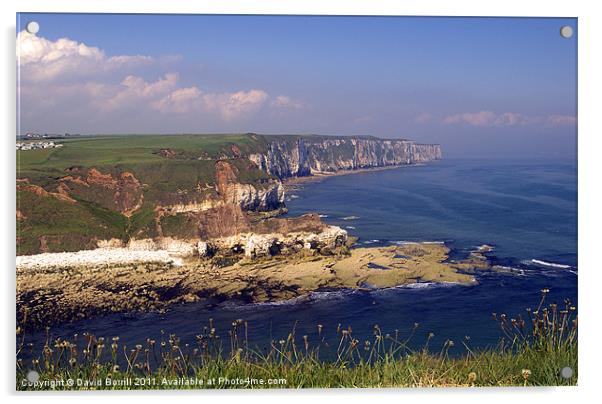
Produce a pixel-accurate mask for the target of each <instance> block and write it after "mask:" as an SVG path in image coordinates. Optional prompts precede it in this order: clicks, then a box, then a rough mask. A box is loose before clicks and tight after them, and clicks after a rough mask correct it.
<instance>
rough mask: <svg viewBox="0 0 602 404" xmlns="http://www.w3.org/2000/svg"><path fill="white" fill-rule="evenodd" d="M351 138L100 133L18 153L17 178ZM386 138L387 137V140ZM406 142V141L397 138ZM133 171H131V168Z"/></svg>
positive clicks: (211, 156) (210, 156)
mask: <svg viewBox="0 0 602 404" xmlns="http://www.w3.org/2000/svg"><path fill="white" fill-rule="evenodd" d="M348 138H349V137H348V136H325V135H258V134H252V133H249V134H206V135H192V134H185V135H133V134H132V135H99V136H85V137H80V138H68V139H63V140H59V141H58V143H62V145H63V147H60V148H52V149H39V150H26V151H17V175H18V176H19V177H36V176H38V175H39V173H40V172H41V171H43V172H44V173H45V174H52V173H55V174H59V173H60V172H63V171H64V170H65V169H66V168H69V167H73V166H82V167H97V168H100V169H102V168H107V169H109V168H110V169H112V168H114V167H116V166H132V165H138V164H142V165H143V164H149V163H151V164H152V163H157V162H160V161H165V159H164V157H163V156H161V155H160V154H159V152H160V151H161V150H170V151H173V152H174V153H175V154H176V155H177V158H178V159H179V160H199V159H200V160H204V159H207V160H213V159H218V158H221V157H233V156H236V154H239V153H240V154H242V155H248V154H250V153H261V152H264V151H265V150H266V146H267V145H268V144H269V143H270V142H271V141H291V142H293V141H296V140H298V139H305V140H307V141H310V142H311V141H323V140H327V139H348ZM353 138H356V139H375V140H376V139H379V138H376V137H373V136H353ZM381 140H384V139H381ZM397 140H403V139H397ZM130 168H131V167H130Z"/></svg>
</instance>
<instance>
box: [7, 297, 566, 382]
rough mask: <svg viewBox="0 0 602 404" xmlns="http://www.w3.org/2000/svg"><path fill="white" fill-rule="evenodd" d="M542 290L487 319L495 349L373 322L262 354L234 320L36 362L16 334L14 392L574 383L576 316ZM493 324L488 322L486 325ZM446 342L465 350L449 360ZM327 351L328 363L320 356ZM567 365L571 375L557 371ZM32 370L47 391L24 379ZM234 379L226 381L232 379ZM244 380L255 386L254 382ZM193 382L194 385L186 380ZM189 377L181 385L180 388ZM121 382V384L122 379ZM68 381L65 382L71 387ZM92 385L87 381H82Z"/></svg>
mask: <svg viewBox="0 0 602 404" xmlns="http://www.w3.org/2000/svg"><path fill="white" fill-rule="evenodd" d="M546 293H547V292H546V290H543V291H542V300H541V303H540V305H539V307H537V308H536V309H535V310H527V313H526V317H525V319H524V320H523V317H522V316H518V317H517V318H508V317H507V316H506V315H504V314H502V315H500V316H494V317H495V320H496V322H497V326H499V327H500V329H501V332H502V335H504V337H503V338H502V339H501V340H500V342H499V344H498V346H497V347H495V348H490V349H485V350H476V349H472V348H471V346H470V340H469V339H465V340H463V341H456V342H453V341H449V340H447V341H445V343H444V344H443V346H441V347H436V346H434V344H433V343H432V342H431V338H432V335H431V334H428V335H427V336H426V342H425V343H424V345H423V348H421V349H419V350H412V349H410V348H409V344H410V341H411V339H412V338H416V337H417V336H418V335H420V334H421V333H420V331H419V330H420V327H419V325H415V326H414V327H413V329H412V330H410V331H409V333H408V336H407V337H405V338H402V337H400V335H399V334H398V332H397V331H396V332H394V333H392V334H385V333H383V332H382V331H381V330H380V328H379V327H378V326H376V325H375V326H374V332H373V337H372V338H367V339H365V340H361V341H360V340H358V339H356V338H355V337H354V335H353V332H352V330H351V329H350V328H347V329H345V328H341V327H339V328H338V329H337V330H336V338H334V339H327V338H325V336H324V335H325V334H326V333H327V332H329V333H330V332H332V331H333V330H324V329H323V328H322V327H321V326H320V325H317V334H316V335H314V336H313V337H312V338H313V339H310V338H309V337H308V336H306V335H302V336H299V335H297V334H296V332H295V330H294V329H293V330H292V332H291V333H290V334H288V335H287V336H283V338H282V339H280V340H272V342H271V344H270V346H268V347H266V349H258V348H257V349H253V348H251V347H250V346H249V343H248V340H247V337H246V335H247V333H248V327H249V324H247V322H245V321H243V320H237V321H235V322H234V323H233V324H232V327H231V328H230V330H229V331H228V335H229V338H228V340H227V341H222V340H221V339H220V338H219V335H218V333H217V332H216V330H215V328H214V327H213V323H212V321H211V320H210V321H209V324H208V325H207V326H206V327H204V328H203V329H202V331H201V333H200V334H199V335H197V336H196V343H195V344H190V345H189V344H183V343H182V342H181V341H180V339H179V338H178V337H177V336H175V335H169V336H165V338H164V339H162V340H160V341H155V340H152V339H147V341H146V343H145V344H144V345H142V344H141V345H136V346H127V345H125V343H126V341H120V340H119V338H118V337H113V338H102V337H96V336H93V335H89V334H83V335H81V336H78V337H77V338H75V337H74V339H73V340H71V341H66V340H55V341H50V340H47V342H46V345H45V346H44V347H43V350H42V353H41V354H40V355H39V356H36V355H31V354H30V355H29V356H28V359H26V360H23V359H22V357H23V356H25V354H27V352H28V350H33V347H32V346H28V345H27V344H26V339H25V337H24V336H23V337H21V338H22V339H21V341H20V344H19V347H18V353H17V378H16V388H17V390H40V389H43V390H50V389H57V390H73V389H76V390H85V389H95V390H96V389H98V390H104V389H174V388H175V389H191V388H194V389H198V388H320V387H329V388H330V387H452V386H453V387H474V386H485V387H492V386H557V385H568V386H574V385H576V384H577V369H578V352H577V317H576V314H575V313H576V311H575V310H576V309H575V308H574V307H573V306H572V305H571V303H570V302H569V301H565V302H564V305H563V306H562V307H561V306H558V305H556V304H549V305H547V306H544V300H545V296H546ZM492 323H493V322H492ZM454 345H459V346H463V348H464V349H463V351H464V353H463V354H461V355H460V356H450V355H449V351H450V349H451V348H452V347H453V346H454ZM325 352H329V353H330V355H329V358H325V356H327V355H325ZM565 367H570V368H571V369H572V371H573V374H572V375H569V376H570V377H563V376H562V375H561V369H563V368H565ZM30 370H35V371H36V372H38V374H39V375H40V381H41V382H42V383H43V382H45V381H46V382H47V383H48V384H46V385H32V384H28V383H27V374H28V372H29V371H30ZM237 379H239V380H242V381H243V383H242V384H238V383H236V384H233V383H232V382H229V381H232V380H237ZM247 379H253V380H256V381H260V380H263V384H258V383H248V381H250V380H247ZM191 380H193V381H194V384H190V381H191ZM186 381H188V382H186ZM124 382H125V383H126V384H123V383H124ZM70 383H73V384H72V385H71V384H70ZM90 383H92V384H90Z"/></svg>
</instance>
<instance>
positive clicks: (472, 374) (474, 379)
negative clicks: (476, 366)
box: [468, 372, 477, 383]
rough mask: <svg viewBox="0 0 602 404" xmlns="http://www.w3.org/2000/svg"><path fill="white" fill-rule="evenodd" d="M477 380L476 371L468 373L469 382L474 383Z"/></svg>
mask: <svg viewBox="0 0 602 404" xmlns="http://www.w3.org/2000/svg"><path fill="white" fill-rule="evenodd" d="M476 380H477V374H476V373H475V372H470V373H469V374H468V382H469V383H474V382H475V381H476Z"/></svg>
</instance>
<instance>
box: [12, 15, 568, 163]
mask: <svg viewBox="0 0 602 404" xmlns="http://www.w3.org/2000/svg"><path fill="white" fill-rule="evenodd" d="M29 21H36V22H38V23H39V26H40V30H39V32H38V33H37V34H36V35H32V34H29V33H27V32H26V31H25V26H26V24H27V22H29ZM564 25H569V26H571V27H572V28H573V30H574V32H575V35H574V36H573V37H572V38H568V39H567V38H563V37H562V36H561V35H560V33H559V32H560V28H561V27H562V26H564ZM16 50H17V63H18V85H17V102H18V109H17V112H18V115H19V116H18V132H19V133H20V134H24V133H27V132H36V133H65V132H68V133H82V134H97V133H102V134H115V133H169V134H172V133H173V134H175V133H244V132H256V133H279V134H289V133H290V134H293V133H294V134H298V133H303V134H305V133H317V134H324V135H328V134H332V135H374V136H378V137H386V138H405V139H412V140H415V141H417V142H420V143H439V144H441V145H442V148H443V153H444V157H445V156H447V157H471V158H500V159H510V158H553V159H556V158H558V159H565V158H574V157H575V155H576V136H577V106H576V105H577V98H576V97H577V87H576V86H577V70H576V67H577V66H576V65H577V20H576V19H574V18H566V19H558V18H458V17H452V18H441V17H432V18H431V17H335V16H332V17H328V16H209V15H205V16H203V15H117V14H114V15H113V14H105V15H102V14H29V13H28V14H19V15H17V47H16Z"/></svg>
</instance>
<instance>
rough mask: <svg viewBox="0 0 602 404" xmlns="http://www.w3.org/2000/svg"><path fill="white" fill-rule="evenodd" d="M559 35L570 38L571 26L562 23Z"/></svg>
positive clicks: (571, 34)
mask: <svg viewBox="0 0 602 404" xmlns="http://www.w3.org/2000/svg"><path fill="white" fill-rule="evenodd" d="M560 36H561V37H563V38H567V39H568V38H570V37H572V36H573V27H571V26H570V25H564V26H562V27H561V28H560Z"/></svg>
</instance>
